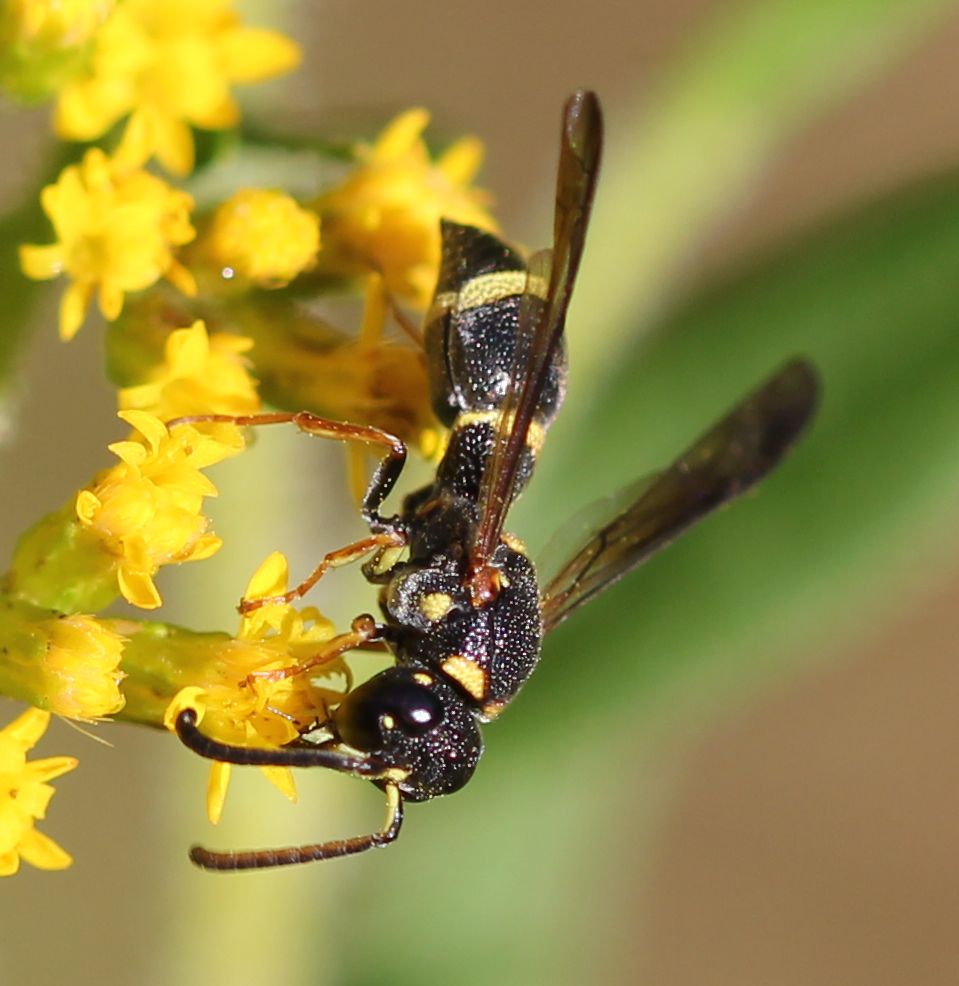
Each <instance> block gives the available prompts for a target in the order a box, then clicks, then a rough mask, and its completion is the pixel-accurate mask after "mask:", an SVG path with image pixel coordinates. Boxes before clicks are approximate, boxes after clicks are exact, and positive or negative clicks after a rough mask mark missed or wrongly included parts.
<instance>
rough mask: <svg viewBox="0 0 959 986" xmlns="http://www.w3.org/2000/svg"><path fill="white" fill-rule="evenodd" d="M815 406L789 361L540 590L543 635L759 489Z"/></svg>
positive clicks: (798, 367) (805, 376)
mask: <svg viewBox="0 0 959 986" xmlns="http://www.w3.org/2000/svg"><path fill="white" fill-rule="evenodd" d="M818 401H819V378H818V375H817V373H816V370H815V369H814V368H813V366H812V365H811V364H810V363H807V362H806V361H804V360H795V361H793V362H791V363H789V364H788V365H787V366H785V367H784V368H783V369H782V370H780V371H779V372H778V373H777V374H775V375H774V376H773V377H771V378H770V379H769V380H767V381H766V382H765V383H764V384H763V385H762V386H761V387H760V388H759V389H758V390H757V391H755V393H753V394H751V395H750V396H749V397H747V398H746V399H745V400H744V401H743V402H742V403H741V404H739V405H738V406H737V407H735V408H734V409H733V410H732V411H731V412H730V413H729V414H727V415H726V417H724V418H723V419H722V420H721V421H720V422H719V423H718V424H717V425H716V426H715V427H714V428H712V429H711V430H710V431H708V432H707V433H706V434H705V435H703V436H702V438H700V439H699V440H698V441H697V442H695V443H694V444H693V445H692V446H691V447H690V448H688V449H687V450H686V451H685V452H684V453H683V454H682V455H681V456H680V457H679V458H678V459H677V460H676V461H675V462H674V463H673V464H672V465H671V466H669V468H667V469H665V470H663V472H661V473H659V474H658V475H656V476H654V477H652V479H650V480H649V481H647V482H644V483H643V485H642V488H641V490H640V491H639V493H638V496H637V499H635V500H634V501H633V502H632V503H631V504H630V505H629V506H628V507H626V508H625V509H624V510H623V511H622V512H621V513H619V514H618V515H617V516H616V517H615V518H614V519H613V520H612V521H610V522H609V523H608V524H606V525H605V526H604V527H602V528H601V529H600V530H598V531H597V532H596V533H595V534H593V535H592V537H591V538H590V539H589V540H588V541H587V542H586V543H585V544H584V545H583V546H582V548H581V549H580V550H579V551H578V552H577V553H576V554H575V555H574V556H573V558H572V559H571V560H570V561H569V562H568V563H567V564H566V565H565V566H564V567H563V568H562V569H561V570H560V571H559V573H558V574H557V575H556V576H555V577H554V578H553V579H552V580H551V581H550V583H549V585H548V586H547V587H546V589H545V590H544V592H543V623H544V632H548V631H550V630H552V629H553V628H554V627H556V626H558V625H559V624H560V623H561V622H562V621H563V620H565V619H566V617H567V616H569V614H570V613H571V612H572V611H573V610H574V609H576V607H577V606H580V605H582V604H583V603H585V602H587V601H588V600H589V599H592V598H593V596H596V595H598V594H599V593H600V592H602V591H603V590H604V589H605V588H606V587H607V586H609V585H612V584H613V582H615V581H616V580H617V579H619V578H622V576H624V575H625V574H626V573H627V572H628V571H630V570H631V569H632V568H635V567H636V566H637V565H639V564H641V563H642V562H644V561H646V559H647V558H649V557H651V556H652V555H653V554H655V552H657V551H658V550H659V549H660V548H662V547H665V546H666V545H667V544H669V543H670V542H671V541H672V540H673V539H674V538H676V537H678V536H679V535H680V534H682V532H683V531H685V530H686V529H687V528H689V527H692V525H693V524H695V523H696V522H697V521H699V520H701V519H702V518H703V517H705V516H706V515H707V514H709V513H711V512H712V511H713V510H715V509H716V508H717V507H719V506H722V504H724V503H727V502H729V501H730V500H732V499H734V498H735V497H737V496H739V495H740V494H741V493H745V492H746V490H748V489H750V488H751V487H752V486H754V485H755V484H756V483H758V482H759V481H760V480H761V479H762V478H763V477H764V476H765V475H766V474H767V473H769V472H770V471H771V470H772V469H774V468H775V467H776V465H778V463H779V462H780V460H781V459H782V458H783V456H784V455H785V454H786V453H787V452H788V451H789V449H790V448H791V447H792V446H793V444H794V443H795V442H796V441H797V439H798V438H799V437H800V436H801V435H802V433H803V431H804V430H805V429H806V426H807V425H808V424H809V421H810V419H811V418H812V416H813V413H814V411H815V409H816V406H817V404H818Z"/></svg>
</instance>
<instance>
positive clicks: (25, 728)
mask: <svg viewBox="0 0 959 986" xmlns="http://www.w3.org/2000/svg"><path fill="white" fill-rule="evenodd" d="M49 722H50V713H49V712H41V711H40V709H28V710H27V711H26V712H24V713H23V715H21V716H20V717H19V718H17V719H14V721H13V722H11V723H10V724H9V725H8V726H5V727H4V728H3V729H0V876H12V875H13V874H14V873H16V872H17V870H18V869H19V868H20V860H21V859H23V860H26V862H28V863H30V864H31V865H32V866H36V867H38V868H39V869H42V870H62V869H65V868H66V867H67V866H69V865H70V864H71V863H72V862H73V859H72V858H71V857H70V856H69V855H68V854H67V853H66V852H65V851H64V850H63V849H61V848H60V846H58V845H57V844H56V843H55V842H54V841H53V840H52V839H51V838H50V837H49V836H46V835H43V834H42V833H40V832H38V831H37V830H36V828H35V827H34V823H35V822H36V821H38V820H40V819H42V818H44V817H46V812H47V805H48V804H49V803H50V799H51V798H52V797H53V794H54V790H53V788H52V787H51V786H50V785H49V784H48V783H47V781H52V780H53V779H54V778H55V777H59V776H60V775H61V774H65V773H66V772H67V771H68V770H73V768H74V767H76V765H77V761H76V760H75V759H74V758H73V757H47V758H46V759H44V760H34V761H33V762H32V763H27V751H28V750H32V749H33V747H34V746H36V744H37V741H38V740H39V739H40V737H41V736H43V734H44V732H45V731H46V728H47V725H48V724H49Z"/></svg>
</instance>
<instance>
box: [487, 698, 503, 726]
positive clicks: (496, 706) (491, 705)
mask: <svg viewBox="0 0 959 986" xmlns="http://www.w3.org/2000/svg"><path fill="white" fill-rule="evenodd" d="M505 708H506V703H505V702H487V703H486V705H484V706H483V712H482V715H483V721H484V722H492V721H493V720H494V719H495V718H496V717H497V716H498V715H499V714H500V713H501V712H502V711H503V709H505Z"/></svg>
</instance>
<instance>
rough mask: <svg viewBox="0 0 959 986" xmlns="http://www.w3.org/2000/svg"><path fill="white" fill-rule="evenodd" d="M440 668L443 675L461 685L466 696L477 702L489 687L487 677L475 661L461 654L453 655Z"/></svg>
mask: <svg viewBox="0 0 959 986" xmlns="http://www.w3.org/2000/svg"><path fill="white" fill-rule="evenodd" d="M440 667H441V668H442V669H443V673H444V674H446V675H447V676H448V677H450V678H452V679H453V681H455V682H457V683H458V684H460V685H462V687H463V688H464V689H465V691H466V693H467V694H468V695H471V696H472V697H473V698H475V699H476V701H477V702H479V701H482V699H483V696H484V695H485V694H486V690H487V688H488V687H489V677H488V675H487V674H486V672H485V671H484V670H483V668H481V667H480V666H479V665H478V664H477V663H476V662H475V661H471V660H470V659H469V658H468V657H464V656H463V655H462V654H453V655H452V656H451V657H448V658H447V659H446V660H445V661H444V662H443V663H442V664H441V665H440Z"/></svg>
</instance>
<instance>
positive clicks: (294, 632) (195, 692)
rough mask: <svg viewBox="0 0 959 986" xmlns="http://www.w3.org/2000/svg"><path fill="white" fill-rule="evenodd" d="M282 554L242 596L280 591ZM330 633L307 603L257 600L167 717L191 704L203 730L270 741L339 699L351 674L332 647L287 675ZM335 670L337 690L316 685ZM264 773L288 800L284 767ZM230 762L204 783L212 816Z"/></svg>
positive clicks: (280, 741)
mask: <svg viewBox="0 0 959 986" xmlns="http://www.w3.org/2000/svg"><path fill="white" fill-rule="evenodd" d="M287 571H288V569H287V563H286V559H285V558H284V557H283V555H281V554H280V553H279V552H274V553H273V554H272V555H270V556H269V558H267V559H266V561H265V562H264V563H263V564H262V565H261V566H260V568H259V569H258V570H257V571H256V573H255V574H254V575H253V578H252V579H251V580H250V583H249V585H248V586H247V591H246V596H247V598H257V597H262V596H274V595H277V594H279V593H282V592H284V591H285V590H286V584H287ZM332 639H333V626H332V624H331V623H330V622H329V621H328V620H326V619H324V618H323V617H322V616H321V615H320V613H319V612H318V611H317V610H316V609H314V608H313V607H305V608H304V609H301V610H297V609H295V608H294V607H293V606H291V605H272V606H263V607H261V608H260V609H257V610H254V611H253V612H252V613H251V614H249V615H248V616H245V617H243V621H242V626H241V630H240V634H239V636H238V637H237V639H236V640H232V641H230V642H228V643H227V644H225V645H224V646H223V647H222V649H221V650H220V652H219V658H220V659H219V662H218V664H217V666H216V667H215V668H213V669H210V671H209V672H208V673H207V680H206V681H204V682H203V683H202V684H196V685H191V686H189V687H187V688H183V689H181V691H180V692H179V693H178V694H177V695H176V697H175V698H174V699H173V701H172V702H171V703H170V706H169V707H168V709H167V713H166V718H165V722H166V725H167V728H169V729H173V728H174V725H175V723H176V718H177V716H178V715H179V713H180V712H181V711H182V710H183V709H185V708H191V709H195V710H196V711H197V714H198V718H199V719H200V720H201V721H202V723H203V732H204V733H206V734H207V735H208V736H211V737H212V738H214V739H216V740H219V741H221V742H224V743H230V744H232V745H234V746H246V747H255V748H271V747H272V748H276V747H280V746H283V745H284V744H286V743H289V742H290V741H291V740H294V739H296V738H297V737H298V736H299V735H300V732H301V731H302V730H303V729H304V728H306V727H307V726H308V725H309V724H310V723H312V722H313V721H314V720H316V719H317V718H323V717H325V714H326V704H327V703H328V702H332V701H337V702H338V701H340V699H341V698H342V696H343V694H344V692H345V690H346V688H348V687H349V685H350V684H351V681H352V679H351V676H350V674H349V671H348V669H347V668H346V666H345V664H344V663H343V661H342V657H341V652H340V651H337V650H335V649H334V651H333V652H332V653H331V656H330V660H329V661H328V662H322V663H321V666H320V667H318V668H312V669H311V671H310V673H309V674H287V673H284V672H286V671H288V670H291V669H293V668H295V667H296V666H297V665H298V664H299V663H300V662H302V661H305V660H307V659H311V658H315V657H316V656H317V655H318V654H321V653H322V651H323V649H324V645H325V644H328V643H329V642H330V641H331V640H332ZM331 674H335V675H339V676H341V677H342V678H343V680H344V688H343V689H333V688H320V687H318V686H316V685H315V684H314V683H313V682H312V678H313V677H314V676H316V675H324V676H325V675H331ZM260 769H261V770H262V772H263V773H264V775H265V776H266V777H267V779H268V780H269V781H270V782H271V783H272V784H274V785H275V786H276V787H277V788H278V789H279V790H280V791H281V792H282V793H283V794H284V795H285V796H286V797H288V798H289V799H290V800H291V801H292V800H295V799H296V787H295V784H294V781H293V776H292V774H291V772H290V770H289V769H288V768H286V767H261V768H260ZM230 773H231V765H230V764H227V763H219V762H217V763H214V764H213V767H212V768H211V771H210V781H209V785H208V788H207V814H208V815H209V818H210V821H212V822H214V823H215V822H217V821H218V820H219V818H220V815H221V813H222V811H223V801H224V799H225V797H226V791H227V786H228V785H229V781H230Z"/></svg>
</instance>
